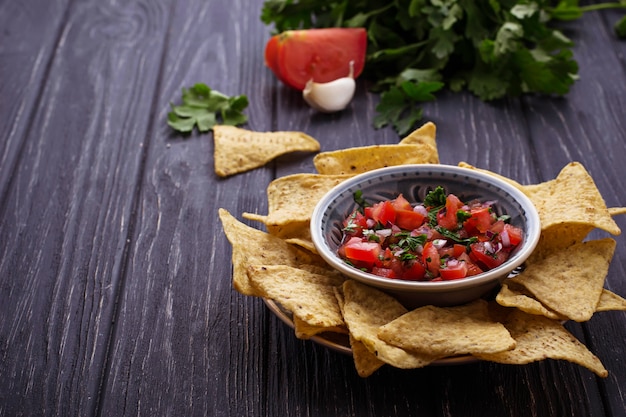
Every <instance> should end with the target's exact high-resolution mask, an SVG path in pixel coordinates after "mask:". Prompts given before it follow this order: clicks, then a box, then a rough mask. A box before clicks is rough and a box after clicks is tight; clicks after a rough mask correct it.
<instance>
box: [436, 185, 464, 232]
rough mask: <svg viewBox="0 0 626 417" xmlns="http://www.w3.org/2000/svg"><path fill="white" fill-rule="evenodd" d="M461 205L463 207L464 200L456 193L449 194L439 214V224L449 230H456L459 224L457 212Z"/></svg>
mask: <svg viewBox="0 0 626 417" xmlns="http://www.w3.org/2000/svg"><path fill="white" fill-rule="evenodd" d="M461 207H463V202H462V201H461V200H459V198H458V197H457V196H455V195H454V194H448V196H447V197H446V206H445V208H444V209H442V210H441V211H440V212H439V213H438V214H437V224H439V226H441V227H444V228H446V229H448V230H456V229H457V228H458V224H459V221H458V220H457V217H456V212H457V211H459V209H460V208H461Z"/></svg>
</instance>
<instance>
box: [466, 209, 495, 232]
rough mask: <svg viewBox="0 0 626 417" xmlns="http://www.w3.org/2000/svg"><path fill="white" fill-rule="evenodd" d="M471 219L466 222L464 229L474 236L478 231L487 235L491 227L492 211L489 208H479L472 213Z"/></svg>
mask: <svg viewBox="0 0 626 417" xmlns="http://www.w3.org/2000/svg"><path fill="white" fill-rule="evenodd" d="M470 214H471V216H470V218H468V219H467V220H465V222H464V223H463V227H464V228H465V230H467V232H468V233H470V234H474V233H476V232H477V231H478V232H480V233H485V232H486V231H487V230H489V226H491V222H492V217H491V209H490V208H489V207H478V208H474V209H472V210H471V211H470Z"/></svg>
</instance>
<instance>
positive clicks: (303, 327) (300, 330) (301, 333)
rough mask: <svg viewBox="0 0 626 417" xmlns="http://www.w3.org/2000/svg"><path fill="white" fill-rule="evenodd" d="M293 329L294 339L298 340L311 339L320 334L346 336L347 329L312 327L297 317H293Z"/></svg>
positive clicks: (341, 327)
mask: <svg viewBox="0 0 626 417" xmlns="http://www.w3.org/2000/svg"><path fill="white" fill-rule="evenodd" d="M293 329H294V331H295V333H296V337H297V338H298V339H304V340H306V339H310V338H311V337H313V336H315V335H318V334H320V333H327V332H332V333H343V334H347V333H348V329H347V328H346V326H345V325H341V326H332V327H327V326H312V325H310V324H309V323H307V322H306V321H304V320H301V319H300V318H298V317H297V316H293Z"/></svg>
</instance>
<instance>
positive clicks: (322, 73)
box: [265, 28, 367, 90]
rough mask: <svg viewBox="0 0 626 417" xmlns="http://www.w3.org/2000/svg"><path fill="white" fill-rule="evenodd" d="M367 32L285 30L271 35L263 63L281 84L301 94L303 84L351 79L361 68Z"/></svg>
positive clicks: (354, 29) (334, 29)
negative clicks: (311, 81) (350, 74)
mask: <svg viewBox="0 0 626 417" xmlns="http://www.w3.org/2000/svg"><path fill="white" fill-rule="evenodd" d="M366 50H367V32H366V31H365V29H364V28H324V29H303V30H288V31H285V32H283V33H281V34H279V35H274V36H273V37H272V38H271V39H270V40H269V41H268V43H267V45H266V47H265V63H266V65H267V66H268V67H269V68H270V69H271V70H272V72H273V73H274V74H275V75H276V76H277V77H278V79H279V80H281V81H282V82H283V83H285V84H287V85H289V86H290V87H293V88H295V89H297V90H303V89H304V86H305V85H306V83H307V81H309V80H311V79H312V80H313V81H315V82H318V83H326V82H330V81H333V80H336V79H338V78H342V77H347V76H348V75H349V73H350V62H351V61H352V62H353V65H354V67H353V68H354V72H353V77H354V78H356V77H358V76H359V75H360V74H361V72H362V71H363V67H364V66H365V53H366Z"/></svg>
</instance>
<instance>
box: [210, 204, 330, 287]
mask: <svg viewBox="0 0 626 417" xmlns="http://www.w3.org/2000/svg"><path fill="white" fill-rule="evenodd" d="M219 216H220V220H221V221H222V227H223V229H224V233H225V234H226V238H227V239H228V241H229V242H230V243H231V245H232V263H233V286H234V287H235V289H236V290H237V291H239V292H240V293H242V294H244V295H251V296H261V295H262V294H261V293H259V291H258V290H257V289H256V288H254V287H253V286H252V285H251V284H250V281H249V279H248V273H247V270H248V266H250V265H258V264H263V265H290V266H298V265H301V264H316V265H326V263H325V262H324V261H323V260H322V259H321V257H319V255H314V254H311V253H308V252H306V251H304V250H302V249H299V248H297V247H295V246H293V245H290V244H288V243H286V242H285V241H283V240H282V239H280V238H277V237H276V236H272V235H270V234H268V233H265V232H262V231H260V230H257V229H254V228H252V227H250V226H248V225H246V224H244V223H241V222H240V221H238V220H237V219H235V218H234V217H233V216H232V215H231V214H230V213H229V212H228V211H227V210H225V209H223V208H220V209H219Z"/></svg>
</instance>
